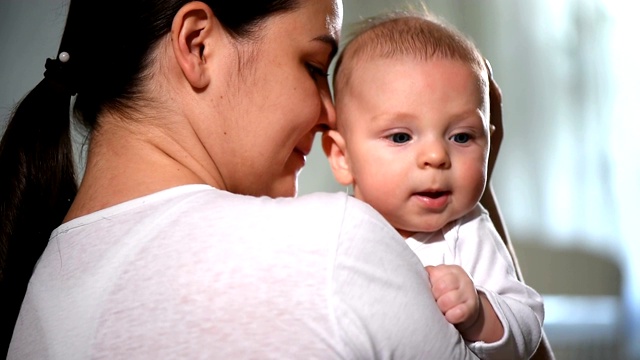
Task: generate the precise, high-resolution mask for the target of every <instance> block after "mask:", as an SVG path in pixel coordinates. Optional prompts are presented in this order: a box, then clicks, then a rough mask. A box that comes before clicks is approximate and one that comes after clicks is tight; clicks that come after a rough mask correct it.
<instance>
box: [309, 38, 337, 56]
mask: <svg viewBox="0 0 640 360" xmlns="http://www.w3.org/2000/svg"><path fill="white" fill-rule="evenodd" d="M313 41H321V42H323V43H325V44H327V45H329V46H330V47H331V57H332V58H333V57H334V56H335V54H336V53H338V41H337V40H336V38H334V37H333V36H331V35H328V34H326V35H320V36H318V37H315V38H313Z"/></svg>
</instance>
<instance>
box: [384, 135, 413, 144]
mask: <svg viewBox="0 0 640 360" xmlns="http://www.w3.org/2000/svg"><path fill="white" fill-rule="evenodd" d="M387 139H389V140H391V141H393V142H394V143H396V144H404V143H406V142H409V141H411V135H409V134H407V133H395V134H391V135H389V136H387Z"/></svg>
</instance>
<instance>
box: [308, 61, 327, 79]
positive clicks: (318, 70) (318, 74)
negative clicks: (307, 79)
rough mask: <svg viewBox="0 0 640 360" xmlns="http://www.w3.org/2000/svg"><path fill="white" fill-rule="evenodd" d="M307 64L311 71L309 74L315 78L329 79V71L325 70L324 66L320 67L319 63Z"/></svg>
mask: <svg viewBox="0 0 640 360" xmlns="http://www.w3.org/2000/svg"><path fill="white" fill-rule="evenodd" d="M306 66H307V70H308V71H309V74H310V75H311V77H313V78H314V79H315V80H319V79H324V80H327V78H328V77H329V73H327V72H326V71H325V70H324V68H322V67H320V66H318V65H314V64H312V63H307V64H306Z"/></svg>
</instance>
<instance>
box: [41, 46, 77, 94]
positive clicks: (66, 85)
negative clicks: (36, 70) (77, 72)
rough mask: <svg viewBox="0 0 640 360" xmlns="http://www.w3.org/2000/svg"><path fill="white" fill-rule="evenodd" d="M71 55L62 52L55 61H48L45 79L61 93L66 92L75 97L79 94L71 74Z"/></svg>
mask: <svg viewBox="0 0 640 360" xmlns="http://www.w3.org/2000/svg"><path fill="white" fill-rule="evenodd" d="M70 60H71V55H69V53H68V52H66V51H62V52H61V53H60V54H58V57H57V58H55V59H47V61H46V63H45V65H44V67H45V69H46V70H45V72H44V78H45V80H47V81H49V82H50V83H51V84H52V85H53V86H54V87H56V88H58V89H59V90H60V91H64V92H65V93H67V94H68V95H69V96H73V95H75V94H77V93H78V91H77V89H76V86H75V84H74V81H73V76H72V74H71V68H70V66H69V65H70V64H69V61H70Z"/></svg>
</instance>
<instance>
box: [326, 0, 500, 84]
mask: <svg viewBox="0 0 640 360" xmlns="http://www.w3.org/2000/svg"><path fill="white" fill-rule="evenodd" d="M400 57H413V58H416V59H418V60H424V61H427V60H430V59H433V58H442V59H452V60H459V61H462V62H464V63H467V64H469V65H470V66H471V67H472V68H473V69H474V70H475V71H477V73H478V74H486V65H485V62H484V57H483V56H482V55H481V54H480V51H479V50H478V48H477V47H476V46H475V44H473V42H472V41H471V40H470V39H469V38H468V37H466V36H465V35H464V34H463V33H461V32H460V31H458V30H457V29H456V28H454V27H453V26H451V25H449V24H446V23H445V22H444V21H443V20H442V19H439V18H437V17H436V16H434V15H432V14H430V13H429V12H428V11H426V9H425V10H424V11H418V10H406V11H396V12H391V13H387V14H384V15H379V16H375V17H372V18H368V19H366V20H364V21H362V22H360V23H357V24H356V26H355V31H354V32H353V35H351V36H350V39H349V40H348V42H347V45H345V46H344V48H343V49H342V51H341V53H340V55H339V56H338V59H337V61H336V65H335V68H334V78H333V87H334V93H337V92H339V91H340V89H341V88H343V87H345V86H347V85H348V84H349V79H350V75H351V72H352V71H353V69H354V68H355V67H357V64H358V63H359V62H362V61H368V60H370V59H373V58H386V59H393V58H400ZM480 80H481V81H483V82H485V83H486V84H488V78H487V76H486V75H483V76H482V77H481V79H480Z"/></svg>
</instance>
